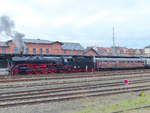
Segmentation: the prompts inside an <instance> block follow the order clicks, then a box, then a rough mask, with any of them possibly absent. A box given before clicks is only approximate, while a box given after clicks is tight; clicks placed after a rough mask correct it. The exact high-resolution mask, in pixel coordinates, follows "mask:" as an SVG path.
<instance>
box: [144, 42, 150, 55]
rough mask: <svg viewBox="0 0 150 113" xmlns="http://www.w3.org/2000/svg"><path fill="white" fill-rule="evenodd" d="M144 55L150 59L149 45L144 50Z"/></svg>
mask: <svg viewBox="0 0 150 113" xmlns="http://www.w3.org/2000/svg"><path fill="white" fill-rule="evenodd" d="M144 54H145V56H148V57H150V45H149V46H146V47H145V48H144Z"/></svg>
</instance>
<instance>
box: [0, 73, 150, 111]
mask: <svg viewBox="0 0 150 113" xmlns="http://www.w3.org/2000/svg"><path fill="white" fill-rule="evenodd" d="M131 73H132V74H133V75H131ZM131 73H125V74H124V75H123V74H122V75H120V74H121V72H120V73H119V74H118V75H120V76H118V75H115V74H114V73H113V74H114V76H117V77H114V78H110V77H111V76H112V75H113V74H112V75H110V76H105V75H104V76H103V77H102V76H99V75H98V73H97V75H93V76H89V75H84V77H79V76H75V75H74V76H71V77H70V76H66V77H62V78H61V77H60V76H57V77H58V78H59V79H58V78H57V77H54V78H55V79H54V78H53V79H50V78H51V77H50V78H49V80H51V82H44V81H41V82H40V80H41V78H40V79H39V80H38V78H29V79H27V78H23V79H22V78H20V80H21V81H19V79H6V80H8V82H7V81H6V80H1V82H0V90H1V92H0V108H2V107H11V106H18V105H30V104H39V103H47V102H56V101H57V102H59V101H65V100H71V99H78V98H85V97H92V96H108V95H113V94H121V93H128V92H138V91H145V90H150V85H149V83H150V76H149V71H147V72H146V73H145V74H144V73H143V72H138V74H137V73H136V74H135V72H134V73H133V72H131ZM128 74H129V75H130V76H128ZM140 74H143V75H140ZM104 77H105V78H104ZM87 78H88V79H87ZM75 79H77V80H75ZM123 79H129V80H130V84H129V85H127V86H125V85H124V84H123V83H122V80H123ZM15 80H16V81H15ZM28 80H29V81H28ZM42 80H47V78H46V79H45V78H44V79H43V78H42ZM4 81H5V82H6V83H5V82H4ZM23 81H26V84H24V83H23V84H15V85H13V83H14V82H16V83H18V82H23ZM34 81H38V82H37V83H32V82H34ZM30 82H31V83H30ZM8 83H10V85H3V84H8ZM65 84H67V86H66V85H65ZM75 84H76V85H75ZM47 85H48V86H53V85H55V86H57V87H50V88H46V86H47ZM37 86H42V89H28V87H33V88H34V87H37ZM22 87H24V90H18V91H13V89H17V88H22ZM9 88H11V89H12V91H10V89H9ZM3 89H4V90H5V91H3Z"/></svg>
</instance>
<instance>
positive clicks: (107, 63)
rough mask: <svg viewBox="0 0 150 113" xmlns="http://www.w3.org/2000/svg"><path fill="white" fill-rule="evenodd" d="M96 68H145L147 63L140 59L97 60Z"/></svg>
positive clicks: (109, 58)
mask: <svg viewBox="0 0 150 113" xmlns="http://www.w3.org/2000/svg"><path fill="white" fill-rule="evenodd" d="M95 62H96V67H97V69H98V70H100V69H108V68H110V69H121V68H144V67H145V61H144V60H143V59H140V58H124V57H119V58H116V57H115V58H111V57H108V58H95Z"/></svg>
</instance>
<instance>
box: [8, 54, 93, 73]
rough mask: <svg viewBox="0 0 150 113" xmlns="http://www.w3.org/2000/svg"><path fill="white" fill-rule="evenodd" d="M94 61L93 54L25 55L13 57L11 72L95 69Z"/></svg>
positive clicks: (57, 71) (54, 71)
mask: <svg viewBox="0 0 150 113" xmlns="http://www.w3.org/2000/svg"><path fill="white" fill-rule="evenodd" d="M93 70H94V63H93V57H91V56H86V57H85V56H59V57H46V56H26V57H25V56H24V57H12V63H11V67H10V69H9V72H10V74H11V75H20V74H48V73H59V72H86V71H93Z"/></svg>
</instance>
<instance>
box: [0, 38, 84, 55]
mask: <svg viewBox="0 0 150 113" xmlns="http://www.w3.org/2000/svg"><path fill="white" fill-rule="evenodd" d="M24 43H25V50H24V54H44V55H45V54H66V55H69V54H75V55H83V54H84V48H83V47H82V46H81V45H80V44H79V43H69V42H59V41H55V42H51V41H48V40H40V39H24ZM0 53H6V54H7V53H19V49H18V48H17V47H16V45H15V43H14V42H13V41H12V40H9V41H7V42H0Z"/></svg>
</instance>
